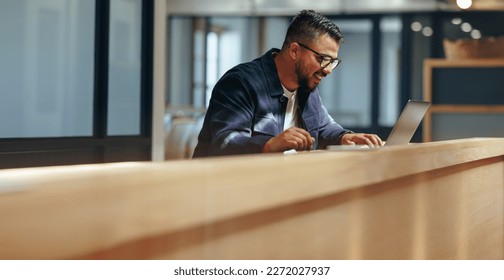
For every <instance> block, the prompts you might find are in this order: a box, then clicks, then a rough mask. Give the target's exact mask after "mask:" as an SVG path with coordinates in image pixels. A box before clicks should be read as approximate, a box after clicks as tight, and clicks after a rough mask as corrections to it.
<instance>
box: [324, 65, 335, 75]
mask: <svg viewBox="0 0 504 280" xmlns="http://www.w3.org/2000/svg"><path fill="white" fill-rule="evenodd" d="M322 71H324V73H325V74H326V75H329V74H331V73H332V71H333V69H332V68H331V64H329V65H327V66H326V67H324V69H322Z"/></svg>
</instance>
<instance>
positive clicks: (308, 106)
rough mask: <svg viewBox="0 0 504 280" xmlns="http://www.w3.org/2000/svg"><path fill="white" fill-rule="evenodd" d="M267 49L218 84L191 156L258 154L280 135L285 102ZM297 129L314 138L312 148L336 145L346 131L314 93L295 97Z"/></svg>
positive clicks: (317, 94)
mask: <svg viewBox="0 0 504 280" xmlns="http://www.w3.org/2000/svg"><path fill="white" fill-rule="evenodd" d="M279 51H280V50H278V49H271V50H269V51H268V52H266V54H264V55H263V56H261V57H259V58H257V59H255V60H253V61H251V62H247V63H243V64H240V65H237V66H235V67H234V68H232V69H231V70H229V71H228V72H226V73H225V74H224V75H223V76H222V78H221V79H220V80H219V81H218V82H217V84H216V85H215V87H214V89H213V91H212V97H211V99H210V104H209V107H208V110H207V113H206V116H205V120H204V122H203V128H202V129H201V132H200V134H199V136H198V144H197V146H196V149H195V151H194V156H193V157H204V156H217V155H233V154H250V153H260V152H261V151H262V148H263V146H264V144H266V142H267V141H268V140H270V139H271V138H273V137H275V136H277V135H278V134H280V133H282V131H283V123H284V118H285V108H286V106H287V101H286V99H285V98H284V97H283V89H282V85H281V83H280V79H279V77H278V73H277V69H276V65H275V62H274V60H273V54H274V53H275V52H276V53H278V52H279ZM298 113H299V115H298V120H299V126H300V127H302V128H304V129H306V130H307V131H308V132H309V133H310V134H311V136H312V137H314V138H315V147H314V148H318V149H324V148H325V147H326V146H327V145H333V144H339V137H340V135H342V133H344V132H348V131H349V130H347V129H344V128H343V127H341V125H339V124H338V123H336V122H335V121H334V120H333V119H332V118H331V116H329V114H328V113H327V110H326V108H325V107H324V106H323V105H322V102H321V99H320V95H319V91H318V89H315V90H313V91H312V92H310V93H305V94H302V93H298Z"/></svg>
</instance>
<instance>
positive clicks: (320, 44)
mask: <svg viewBox="0 0 504 280" xmlns="http://www.w3.org/2000/svg"><path fill="white" fill-rule="evenodd" d="M307 47H308V48H310V49H312V50H313V51H315V52H317V53H319V54H321V55H323V56H328V57H331V58H336V57H338V50H339V44H338V43H337V42H335V41H334V40H333V39H332V38H331V37H329V36H328V35H323V36H321V37H319V39H318V40H317V41H316V42H315V43H312V44H310V45H307ZM301 51H302V52H303V53H302V55H301V59H299V60H298V61H297V62H296V66H295V72H296V76H297V80H298V85H299V89H300V90H307V91H308V92H311V91H313V90H314V89H315V88H316V87H317V86H318V84H319V83H320V82H321V81H322V79H323V78H325V77H326V76H327V75H329V74H331V73H332V69H331V66H328V67H325V68H322V67H321V66H320V64H321V61H322V58H321V57H320V56H319V55H317V54H316V53H314V52H313V51H311V50H309V49H307V48H305V47H301Z"/></svg>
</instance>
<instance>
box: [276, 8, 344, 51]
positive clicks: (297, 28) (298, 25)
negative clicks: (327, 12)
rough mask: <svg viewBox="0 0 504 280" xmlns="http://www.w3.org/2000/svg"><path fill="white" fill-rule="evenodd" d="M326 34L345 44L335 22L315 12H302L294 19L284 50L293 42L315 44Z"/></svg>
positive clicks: (288, 30) (288, 31)
mask: <svg viewBox="0 0 504 280" xmlns="http://www.w3.org/2000/svg"><path fill="white" fill-rule="evenodd" d="M324 34H328V35H329V36H330V37H331V38H332V39H334V41H336V42H338V43H341V42H343V34H342V33H341V31H340V29H339V27H338V26H337V25H336V24H335V23H334V22H332V21H331V20H329V19H328V18H327V17H325V16H324V15H321V14H319V13H317V12H315V11H313V10H302V11H301V12H299V13H298V14H297V15H296V16H295V17H294V18H293V19H292V21H291V23H290V25H289V28H288V29H287V34H286V35H285V40H284V42H283V46H282V48H285V47H288V46H289V45H290V44H291V43H292V42H301V43H308V42H313V41H315V40H317V39H318V38H319V37H320V36H322V35H324Z"/></svg>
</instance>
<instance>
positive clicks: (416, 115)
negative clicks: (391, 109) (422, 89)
mask: <svg viewBox="0 0 504 280" xmlns="http://www.w3.org/2000/svg"><path fill="white" fill-rule="evenodd" d="M429 106H430V103H429V102H426V101H419V100H409V101H408V103H407V104H406V106H405V107H404V110H403V111H402V112H401V115H400V116H399V119H398V120H397V122H396V124H395V125H394V128H392V131H391V132H390V135H389V137H388V138H387V141H386V142H385V145H386V146H391V145H404V144H408V143H409V142H410V141H411V138H413V135H414V134H415V131H416V130H417V128H418V126H419V125H420V122H422V119H423V117H424V116H425V113H426V112H427V110H428V109H429Z"/></svg>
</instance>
